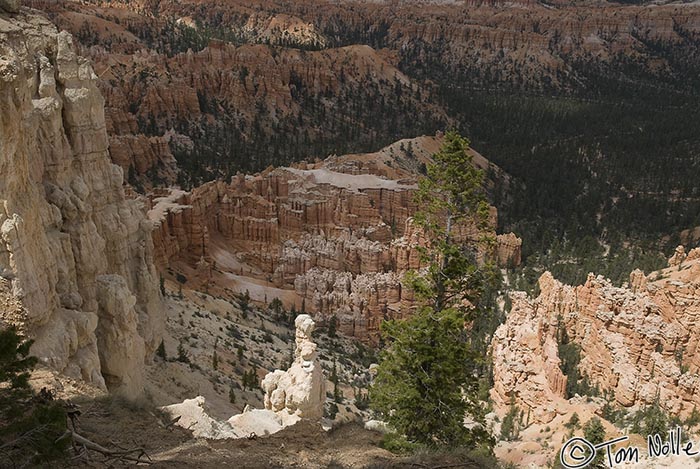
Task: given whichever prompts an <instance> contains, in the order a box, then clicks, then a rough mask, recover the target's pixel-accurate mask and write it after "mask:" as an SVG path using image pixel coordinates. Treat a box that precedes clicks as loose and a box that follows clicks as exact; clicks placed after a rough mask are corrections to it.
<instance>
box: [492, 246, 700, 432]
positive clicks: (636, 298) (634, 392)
mask: <svg viewBox="0 0 700 469" xmlns="http://www.w3.org/2000/svg"><path fill="white" fill-rule="evenodd" d="M699 254H700V251H698V250H697V249H696V250H693V251H691V252H690V253H689V255H688V258H689V259H690V260H686V261H684V262H679V263H676V261H675V260H674V262H672V264H673V266H672V267H670V268H668V269H666V270H663V271H661V272H659V273H656V274H652V275H650V276H649V277H645V276H644V274H643V273H641V271H635V272H633V273H632V274H631V276H630V284H631V288H627V287H623V288H619V287H614V286H612V285H611V284H610V282H609V281H607V280H605V279H604V278H602V277H596V276H594V275H590V276H589V278H588V280H587V281H586V283H585V284H584V285H580V286H577V287H571V286H568V285H563V284H562V283H560V282H558V281H556V280H555V279H554V278H553V277H552V276H551V275H550V274H549V273H545V274H544V275H543V276H542V277H541V278H540V282H539V283H540V289H541V293H540V295H539V297H538V298H537V299H528V298H527V297H526V296H525V295H524V294H523V293H516V294H514V295H513V296H512V299H513V308H512V311H511V312H510V314H509V315H508V318H507V320H506V322H505V324H503V325H502V326H501V327H499V328H498V330H497V331H496V334H495V338H494V341H493V359H494V381H495V384H494V389H493V392H492V396H493V398H494V401H495V402H496V403H497V407H500V408H501V409H505V408H506V407H507V405H508V404H509V402H510V399H511V398H513V399H514V400H515V402H516V404H518V405H521V406H523V408H525V407H527V408H530V409H533V411H534V412H533V415H535V418H538V419H541V420H543V421H548V419H551V418H552V417H553V415H554V410H555V408H556V407H557V403H559V404H561V402H562V401H563V398H564V397H565V387H566V377H564V376H563V375H562V373H561V371H560V368H559V358H558V353H557V335H556V334H557V329H558V328H559V327H563V328H565V329H566V331H567V333H568V335H569V338H570V339H571V341H572V342H575V343H576V344H578V345H579V346H580V347H581V362H580V365H579V370H580V372H581V373H582V374H585V375H586V376H588V377H589V378H590V379H591V381H592V382H593V383H595V384H596V385H598V386H599V388H600V390H601V391H608V392H610V393H611V395H612V396H613V397H614V399H615V400H616V401H617V402H618V403H619V404H621V405H623V406H631V405H635V404H650V403H652V402H654V401H655V399H657V398H658V399H659V400H660V402H661V404H662V405H663V406H664V407H665V408H666V409H667V410H668V411H670V412H673V413H674V414H680V415H684V414H687V413H689V412H690V411H691V410H692V409H693V407H694V406H696V405H698V404H700V399H699V397H698V396H700V393H699V392H698V385H700V376H699V375H698V372H699V370H700V363H699V362H698V358H697V357H698V355H697V351H698V343H699V342H700V334H698V331H697V322H698V317H699V314H700V262H699V259H698V255H699ZM674 257H676V258H678V254H676V255H675V256H674Z"/></svg>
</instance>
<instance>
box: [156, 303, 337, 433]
mask: <svg viewBox="0 0 700 469" xmlns="http://www.w3.org/2000/svg"><path fill="white" fill-rule="evenodd" d="M295 326H296V345H297V346H296V350H295V352H294V363H292V366H291V367H290V368H289V370H287V371H282V370H275V371H273V372H272V373H268V374H267V376H265V379H263V381H262V387H263V390H264V391H265V409H248V408H247V407H246V409H245V410H244V411H243V413H242V414H238V415H234V416H233V417H231V418H230V419H228V421H226V422H220V421H217V420H215V419H213V418H212V417H210V416H209V415H208V414H207V413H206V410H205V408H204V406H205V404H206V401H205V399H204V397H202V396H197V397H196V398H194V399H186V400H185V401H184V402H182V403H180V404H173V405H170V406H165V407H163V410H164V411H165V412H167V413H168V414H170V416H171V417H173V418H178V417H179V420H178V421H177V422H176V424H177V425H179V426H181V427H183V428H187V429H189V430H191V431H192V434H193V435H194V436H195V437H199V438H211V439H224V438H247V437H249V436H251V435H253V434H254V435H256V436H264V435H270V434H272V433H276V432H278V431H280V430H282V429H283V428H285V427H289V426H291V425H294V424H295V423H297V422H299V421H300V420H316V421H320V420H321V417H323V404H324V402H325V397H326V380H325V377H324V376H323V369H322V368H321V362H320V360H319V359H318V355H317V353H316V344H315V343H314V342H312V341H311V333H312V332H313V330H314V327H315V326H316V324H315V323H314V321H313V319H311V316H309V315H307V314H302V315H299V316H297V319H296V321H295Z"/></svg>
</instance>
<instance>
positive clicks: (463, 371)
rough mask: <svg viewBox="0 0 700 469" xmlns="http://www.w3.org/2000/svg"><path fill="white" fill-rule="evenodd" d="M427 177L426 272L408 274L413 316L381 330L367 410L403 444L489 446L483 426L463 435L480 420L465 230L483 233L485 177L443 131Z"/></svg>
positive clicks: (473, 270) (474, 296) (419, 197)
mask: <svg viewBox="0 0 700 469" xmlns="http://www.w3.org/2000/svg"><path fill="white" fill-rule="evenodd" d="M433 160H434V162H433V163H431V164H430V165H428V167H427V177H425V178H424V179H422V180H421V181H420V183H419V189H418V191H417V194H416V201H417V203H418V206H419V211H418V212H417V214H416V216H415V221H416V223H417V225H418V226H419V227H421V228H422V230H423V232H424V234H425V236H426V238H427V240H428V241H429V247H428V248H426V249H424V250H422V256H423V258H424V260H425V262H426V263H427V266H428V267H427V269H426V270H424V271H422V272H421V273H418V272H411V273H409V274H407V277H406V283H407V284H408V285H409V286H410V287H411V288H412V289H413V290H414V292H415V296H416V299H417V303H418V307H417V311H416V312H415V313H414V314H412V315H411V316H410V317H409V318H408V319H404V320H393V321H386V322H384V323H383V324H382V326H381V329H382V334H383V338H384V340H385V341H386V343H387V344H388V346H387V347H386V349H385V350H383V351H382V353H381V356H380V364H379V368H378V370H377V376H376V378H375V381H374V383H373V385H372V387H371V389H370V403H371V406H372V407H373V408H374V409H375V410H376V411H377V412H379V413H380V414H381V415H382V416H383V418H384V419H386V420H387V421H388V423H389V424H390V425H391V426H392V427H393V428H395V429H396V430H397V432H399V433H400V434H401V435H403V436H405V437H406V438H407V439H408V440H410V441H412V442H416V443H419V444H423V445H427V446H432V447H435V446H447V445H452V446H455V445H458V446H459V445H470V446H475V445H480V444H483V445H486V446H490V445H491V444H492V441H491V438H490V437H489V436H488V434H487V433H486V432H485V431H484V430H483V428H480V427H475V428H474V429H472V430H469V429H466V428H465V427H464V424H463V420H464V416H465V414H466V413H469V414H471V415H472V417H473V418H475V419H476V420H477V421H483V410H482V409H481V406H480V403H479V400H478V377H477V376H475V375H476V374H477V373H478V371H479V357H478V355H477V354H476V353H474V351H473V350H472V347H471V344H470V336H469V333H468V331H467V329H466V328H465V324H466V323H468V322H470V321H472V320H473V319H474V318H475V317H476V316H477V311H476V309H475V307H474V306H473V305H477V304H478V303H479V296H480V294H481V291H482V288H483V274H482V271H481V269H480V267H479V266H478V265H477V263H476V261H475V259H476V249H477V246H478V244H481V243H488V242H490V240H489V239H488V238H486V237H480V238H479V239H472V240H466V239H464V238H463V237H461V236H460V233H463V232H464V231H465V230H464V228H465V227H475V228H477V231H482V229H483V228H484V227H485V226H486V224H487V221H488V213H489V206H488V203H487V202H486V199H485V196H484V193H483V190H482V180H483V177H482V174H481V172H480V171H479V170H477V169H476V168H475V167H474V166H473V164H472V158H471V155H470V153H469V148H468V142H467V141H466V140H465V139H464V138H462V137H461V136H459V135H458V134H456V133H454V132H449V133H447V135H446V137H445V142H444V144H443V146H442V148H441V149H440V151H439V152H438V153H436V154H435V155H434V156H433Z"/></svg>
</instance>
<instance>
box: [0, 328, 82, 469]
mask: <svg viewBox="0 0 700 469" xmlns="http://www.w3.org/2000/svg"><path fill="white" fill-rule="evenodd" d="M31 345H32V342H31V341H23V340H22V338H21V337H20V336H19V334H18V333H17V331H16V330H15V329H14V328H9V329H5V330H0V448H1V449H2V451H1V452H2V453H3V458H4V460H5V462H9V463H10V465H16V466H17V467H26V466H44V465H47V466H49V464H47V463H48V462H49V461H53V460H56V459H59V458H62V457H64V456H65V450H66V448H67V446H68V444H69V443H70V439H69V438H62V439H61V438H59V437H61V436H62V435H63V434H64V432H65V431H66V412H65V409H64V407H63V406H62V405H61V404H60V403H59V402H57V401H53V399H52V395H51V393H50V392H48V393H46V395H45V396H44V397H42V398H39V397H37V396H35V395H34V393H33V392H32V390H31V388H30V386H29V373H30V371H31V370H32V369H33V368H34V366H35V365H36V363H37V359H36V357H30V356H29V349H30V347H31Z"/></svg>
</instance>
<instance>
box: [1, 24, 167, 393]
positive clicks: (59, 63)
mask: <svg viewBox="0 0 700 469" xmlns="http://www.w3.org/2000/svg"><path fill="white" fill-rule="evenodd" d="M96 78H97V77H96V76H95V74H94V73H93V71H92V68H91V66H90V64H89V63H88V62H87V61H86V60H85V59H84V58H82V57H79V56H78V55H77V54H76V49H75V47H74V46H73V40H72V37H71V36H70V34H68V33H66V32H61V33H59V32H58V31H57V30H56V28H55V27H54V26H53V25H52V24H51V23H50V22H48V20H46V19H45V18H43V17H41V16H38V15H36V14H33V13H30V12H29V11H28V10H22V11H20V12H19V13H18V14H17V15H15V16H13V17H8V16H6V15H3V14H2V13H0V108H2V112H1V113H0V207H1V209H0V276H1V277H2V278H3V279H4V281H5V282H8V284H9V288H8V290H7V291H6V292H5V293H4V294H5V295H6V296H9V297H11V298H13V299H14V301H17V302H18V303H19V304H20V306H21V311H22V313H21V314H19V315H16V314H13V315H11V316H10V315H5V313H4V312H3V313H2V320H3V322H5V323H12V324H16V325H18V326H20V328H21V329H22V330H23V331H24V333H25V334H26V335H27V336H29V337H31V338H32V339H34V340H35V342H34V345H33V347H32V354H34V355H36V356H37V357H39V358H40V359H41V360H42V361H43V362H45V363H46V364H47V365H49V366H52V367H54V368H56V369H57V370H59V371H62V372H63V373H65V374H66V375H69V376H71V377H76V378H82V379H83V380H85V381H88V382H91V383H93V384H96V385H98V386H102V387H105V386H106V387H107V388H109V390H110V391H116V392H121V393H124V394H126V395H128V396H135V395H137V394H139V393H140V392H141V391H142V387H143V369H144V367H143V364H144V360H145V359H146V357H148V356H149V355H150V354H151V353H152V352H153V351H154V350H155V348H156V346H157V345H158V343H159V342H160V337H161V333H162V328H163V313H162V311H161V299H160V293H159V291H158V286H157V285H158V282H157V273H156V270H155V268H154V265H153V242H152V239H151V224H150V223H149V222H148V221H147V220H146V218H145V216H144V213H143V210H142V207H141V205H140V204H139V203H138V202H136V201H133V200H127V199H126V197H125V195H124V190H123V188H122V179H123V172H122V170H121V169H120V168H118V167H117V166H114V165H113V164H112V163H111V162H110V159H109V153H108V140H107V132H106V130H105V118H104V107H103V99H102V96H101V95H100V92H99V90H98V89H97V87H96Z"/></svg>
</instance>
